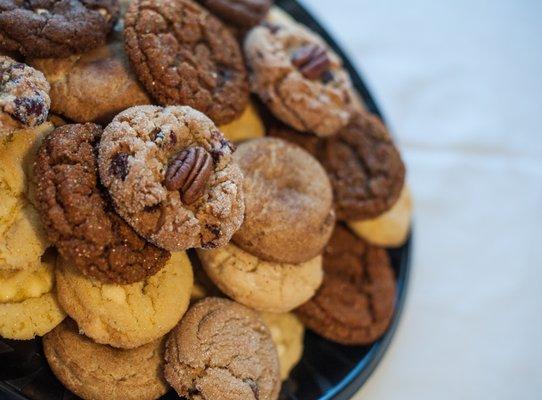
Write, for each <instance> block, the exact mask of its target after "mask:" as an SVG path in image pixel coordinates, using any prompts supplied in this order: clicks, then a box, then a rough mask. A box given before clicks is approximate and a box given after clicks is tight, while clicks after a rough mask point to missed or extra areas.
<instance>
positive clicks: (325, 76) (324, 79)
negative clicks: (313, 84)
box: [321, 70, 335, 84]
mask: <svg viewBox="0 0 542 400" xmlns="http://www.w3.org/2000/svg"><path fill="white" fill-rule="evenodd" d="M334 78H335V77H334V76H333V73H332V72H331V71H329V70H328V71H326V72H324V73H323V74H322V78H321V79H322V82H323V83H324V84H328V83H329V82H332V81H333V79H334Z"/></svg>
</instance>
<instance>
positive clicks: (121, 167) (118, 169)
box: [110, 153, 129, 180]
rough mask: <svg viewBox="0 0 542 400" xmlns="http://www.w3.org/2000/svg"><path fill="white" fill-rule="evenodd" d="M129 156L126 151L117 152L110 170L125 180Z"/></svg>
mask: <svg viewBox="0 0 542 400" xmlns="http://www.w3.org/2000/svg"><path fill="white" fill-rule="evenodd" d="M128 157H129V155H128V154H126V153H117V154H115V155H114V156H113V159H112V160H111V167H110V172H111V174H112V175H113V176H115V177H117V178H119V179H122V180H125V179H126V176H128Z"/></svg>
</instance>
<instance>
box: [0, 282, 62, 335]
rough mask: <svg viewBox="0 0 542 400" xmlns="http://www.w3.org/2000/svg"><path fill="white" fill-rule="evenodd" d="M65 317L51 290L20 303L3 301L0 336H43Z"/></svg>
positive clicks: (0, 307) (0, 312) (0, 311)
mask: <svg viewBox="0 0 542 400" xmlns="http://www.w3.org/2000/svg"><path fill="white" fill-rule="evenodd" d="M65 317H66V314H65V313H64V311H62V309H61V308H60V306H59V304H58V302H57V299H56V297H55V295H54V293H53V292H49V293H45V294H44V295H42V296H40V297H36V298H30V299H27V300H25V301H23V302H21V303H3V304H0V336H2V337H4V338H6V339H15V340H28V339H32V338H34V337H35V336H43V335H45V334H46V333H47V332H49V331H50V330H52V329H53V328H54V327H55V326H57V325H58V324H60V323H61V322H62V320H63V319H64V318H65Z"/></svg>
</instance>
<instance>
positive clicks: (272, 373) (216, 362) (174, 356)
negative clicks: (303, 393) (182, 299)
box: [164, 297, 280, 400]
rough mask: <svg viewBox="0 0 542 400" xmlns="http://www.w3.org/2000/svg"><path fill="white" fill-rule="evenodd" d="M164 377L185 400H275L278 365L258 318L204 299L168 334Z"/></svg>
mask: <svg viewBox="0 0 542 400" xmlns="http://www.w3.org/2000/svg"><path fill="white" fill-rule="evenodd" d="M165 359H166V365H165V370H164V375H165V377H166V380H167V381H168V382H169V384H170V385H171V386H172V387H173V388H174V389H175V390H176V391H177V393H178V394H179V395H180V396H184V397H186V398H187V399H189V400H202V399H213V400H275V399H277V398H278V394H279V389H280V377H279V362H278V356H277V350H276V348H275V345H274V344H273V340H272V338H271V334H270V332H269V330H268V328H267V327H266V326H265V324H264V322H263V321H262V320H261V319H260V317H259V316H258V314H256V313H255V312H254V311H252V310H250V309H249V308H246V307H244V306H242V305H240V304H237V303H234V302H232V301H230V300H226V299H219V298H213V297H208V298H206V299H204V300H202V301H200V302H198V303H197V304H196V305H194V306H193V307H192V308H190V310H188V312H187V313H186V314H185V316H184V318H183V319H182V320H181V322H180V323H179V325H177V327H176V328H175V329H174V330H173V331H172V332H171V334H170V336H169V339H168V341H167V344H166V355H165Z"/></svg>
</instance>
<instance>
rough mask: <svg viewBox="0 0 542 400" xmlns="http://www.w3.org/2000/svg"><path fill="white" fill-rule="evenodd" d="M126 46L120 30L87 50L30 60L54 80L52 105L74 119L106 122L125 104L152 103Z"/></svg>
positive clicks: (59, 112) (129, 105)
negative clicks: (134, 69)
mask: <svg viewBox="0 0 542 400" xmlns="http://www.w3.org/2000/svg"><path fill="white" fill-rule="evenodd" d="M123 47H124V44H123V41H122V38H121V35H120V34H118V35H117V38H115V39H114V40H112V41H110V42H109V43H108V44H107V45H105V46H101V47H99V48H97V49H94V50H92V51H90V52H88V53H84V54H77V55H71V56H69V57H67V58H60V59H59V58H38V59H34V60H31V61H30V63H31V64H32V65H33V66H34V67H36V68H37V69H39V70H40V71H42V72H43V73H44V74H45V76H46V78H47V80H48V81H49V83H50V84H51V109H52V110H53V111H54V112H55V113H58V114H61V115H64V116H65V117H67V118H69V119H70V120H72V121H74V122H91V121H95V122H99V123H107V122H109V121H111V119H112V118H113V117H114V116H115V115H116V114H118V113H119V112H121V111H123V110H125V109H126V108H129V107H132V106H135V105H142V104H150V103H151V100H150V99H149V96H148V95H147V93H146V92H145V90H144V89H143V87H142V86H141V85H140V83H139V81H138V80H137V78H136V76H135V74H134V73H133V71H132V69H131V67H130V65H129V62H128V59H127V57H126V55H125V53H124V48H123Z"/></svg>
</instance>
